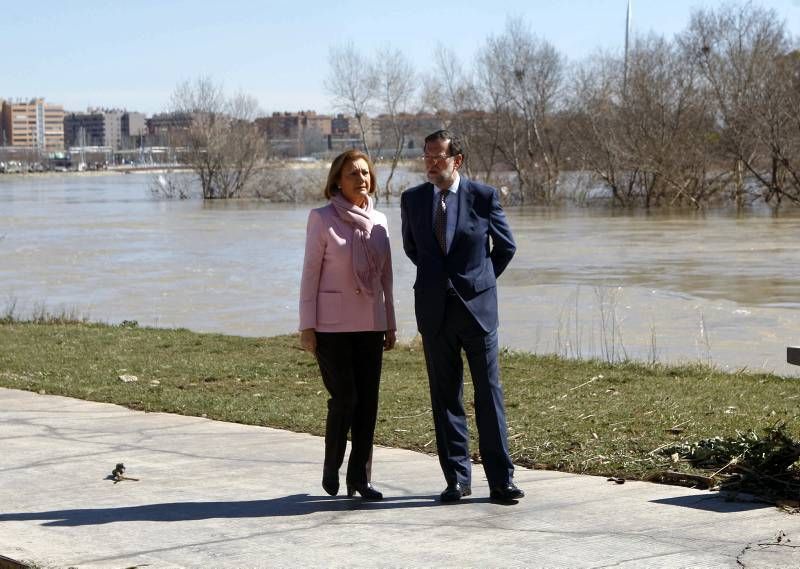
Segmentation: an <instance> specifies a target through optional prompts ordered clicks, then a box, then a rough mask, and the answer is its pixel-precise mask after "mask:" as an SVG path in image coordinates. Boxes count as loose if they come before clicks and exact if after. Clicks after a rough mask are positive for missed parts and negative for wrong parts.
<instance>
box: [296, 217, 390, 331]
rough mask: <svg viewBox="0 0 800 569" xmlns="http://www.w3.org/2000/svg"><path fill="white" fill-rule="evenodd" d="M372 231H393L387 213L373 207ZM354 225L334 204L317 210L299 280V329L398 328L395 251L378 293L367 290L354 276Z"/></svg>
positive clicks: (377, 286) (375, 286)
mask: <svg viewBox="0 0 800 569" xmlns="http://www.w3.org/2000/svg"><path fill="white" fill-rule="evenodd" d="M371 217H372V222H373V224H374V226H373V229H372V233H373V236H374V238H377V237H378V236H379V235H378V233H379V232H384V233H385V236H386V239H388V238H389V231H388V227H387V225H386V216H385V215H384V214H383V213H381V212H379V211H377V210H373V211H372V215H371ZM352 239H353V226H352V225H350V224H349V223H346V222H345V221H343V220H342V219H341V218H340V217H339V216H338V215H337V213H336V210H335V209H334V208H333V205H331V204H328V205H326V206H324V207H320V208H317V209H312V210H311V212H310V213H309V215H308V227H307V228H306V252H305V259H304V260H303V276H302V279H301V281H300V330H305V329H307V328H314V329H315V330H316V331H317V332H367V331H382V330H396V329H397V323H396V322H395V316H394V297H393V296H392V255H391V250H390V249H388V248H387V251H388V254H387V255H386V259H385V261H384V264H383V267H381V268H380V271H379V272H380V282H376V283H374V284H373V294H372V295H371V296H370V295H368V294H366V293H365V292H362V291H361V290H360V289H359V287H358V285H357V284H356V280H355V277H354V276H353V260H352V254H351V248H350V243H351V241H352Z"/></svg>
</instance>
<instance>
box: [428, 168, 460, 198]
mask: <svg viewBox="0 0 800 569" xmlns="http://www.w3.org/2000/svg"><path fill="white" fill-rule="evenodd" d="M454 174H455V176H454V177H453V183H452V184H451V185H450V187H449V188H445V189H446V190H448V191H449V192H450V193H451V194H455V193H456V192H457V191H458V184H459V183H460V182H461V175H460V174H459V173H458V170H456V171H455V172H454ZM434 187H435V188H436V192H437V193H438V192H440V191H442V188H440V187H439V186H434Z"/></svg>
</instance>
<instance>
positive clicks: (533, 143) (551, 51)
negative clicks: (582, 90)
mask: <svg viewBox="0 0 800 569" xmlns="http://www.w3.org/2000/svg"><path fill="white" fill-rule="evenodd" d="M478 66H479V68H480V72H479V73H480V74H481V75H482V76H483V78H484V79H483V85H484V86H485V90H487V91H488V92H489V93H491V97H492V100H493V101H496V104H497V106H498V107H499V114H500V117H499V118H500V129H499V135H500V136H499V140H498V150H499V152H500V153H501V154H502V156H503V158H504V160H505V161H506V162H507V163H508V164H509V165H510V166H511V167H512V168H513V169H514V172H515V173H516V175H517V178H518V183H519V189H520V192H521V195H522V197H523V198H524V197H525V196H526V195H529V196H530V197H533V198H534V199H536V200H539V201H545V202H549V201H552V199H553V198H554V197H555V195H556V193H557V191H558V184H559V174H560V160H561V155H560V145H561V138H560V136H559V133H558V132H556V131H555V130H554V129H553V128H552V122H553V117H554V115H555V113H556V111H557V110H558V98H559V96H560V94H561V92H562V88H563V82H564V71H565V60H564V57H563V56H562V55H561V54H559V53H558V51H556V49H555V48H554V47H553V46H552V45H551V44H550V43H548V42H546V41H544V40H541V39H539V38H537V37H536V36H534V35H533V34H532V32H531V31H530V29H529V28H527V27H526V25H525V24H524V23H523V22H522V21H521V20H510V21H509V22H508V24H506V30H505V32H504V33H503V34H502V35H500V36H498V37H493V38H489V40H487V43H486V45H485V46H484V48H483V50H482V51H481V54H480V56H479V62H478Z"/></svg>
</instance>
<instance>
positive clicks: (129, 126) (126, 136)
mask: <svg viewBox="0 0 800 569" xmlns="http://www.w3.org/2000/svg"><path fill="white" fill-rule="evenodd" d="M120 128H121V129H122V146H123V148H134V147H136V146H140V145H141V143H142V139H143V137H145V136H146V135H147V119H146V117H145V116H144V113H128V112H126V113H125V114H123V115H122V119H121V121H120Z"/></svg>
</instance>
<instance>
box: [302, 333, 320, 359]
mask: <svg viewBox="0 0 800 569" xmlns="http://www.w3.org/2000/svg"><path fill="white" fill-rule="evenodd" d="M300 347H301V348H302V349H304V350H305V351H307V352H310V353H312V354H316V353H317V333H316V332H315V331H314V329H313V328H306V329H305V330H300Z"/></svg>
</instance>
